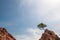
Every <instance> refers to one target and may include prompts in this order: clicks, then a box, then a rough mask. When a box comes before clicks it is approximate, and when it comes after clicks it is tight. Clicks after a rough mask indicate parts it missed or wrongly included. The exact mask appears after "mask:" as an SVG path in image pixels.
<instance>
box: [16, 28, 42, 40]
mask: <svg viewBox="0 0 60 40" xmlns="http://www.w3.org/2000/svg"><path fill="white" fill-rule="evenodd" d="M27 31H28V33H30V34H31V35H16V36H15V38H16V40H38V39H39V38H40V37H41V33H42V31H39V30H38V29H33V28H28V29H27Z"/></svg>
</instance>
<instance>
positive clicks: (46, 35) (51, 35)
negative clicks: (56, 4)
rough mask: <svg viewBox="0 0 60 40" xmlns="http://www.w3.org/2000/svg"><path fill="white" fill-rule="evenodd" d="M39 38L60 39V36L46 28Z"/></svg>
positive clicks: (45, 39)
mask: <svg viewBox="0 0 60 40" xmlns="http://www.w3.org/2000/svg"><path fill="white" fill-rule="evenodd" d="M39 40H60V38H59V37H58V36H57V35H56V34H55V33H54V32H53V31H50V30H48V29H46V30H45V32H44V33H43V34H42V37H41V38H40V39H39Z"/></svg>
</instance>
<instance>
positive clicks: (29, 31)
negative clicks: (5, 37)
mask: <svg viewBox="0 0 60 40" xmlns="http://www.w3.org/2000/svg"><path fill="white" fill-rule="evenodd" d="M41 22H43V23H45V24H47V26H48V27H47V28H48V29H50V30H53V31H55V32H56V34H57V35H59V36H60V34H59V33H60V32H59V30H60V0H1V1H0V27H5V28H6V29H7V30H8V31H9V32H10V33H11V34H12V35H14V36H15V38H16V39H17V40H38V39H39V38H40V36H41V33H43V31H41V30H39V29H38V28H37V25H38V24H39V23H41Z"/></svg>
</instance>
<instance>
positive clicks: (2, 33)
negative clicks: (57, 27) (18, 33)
mask: <svg viewBox="0 0 60 40" xmlns="http://www.w3.org/2000/svg"><path fill="white" fill-rule="evenodd" d="M0 40H16V39H15V38H14V37H13V36H12V35H11V34H10V33H8V31H7V30H6V29H5V28H0Z"/></svg>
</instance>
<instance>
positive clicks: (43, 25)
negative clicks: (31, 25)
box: [37, 23, 47, 29]
mask: <svg viewBox="0 0 60 40" xmlns="http://www.w3.org/2000/svg"><path fill="white" fill-rule="evenodd" d="M37 26H38V28H39V29H44V28H45V27H47V25H46V24H44V23H40V24H38V25H37Z"/></svg>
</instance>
